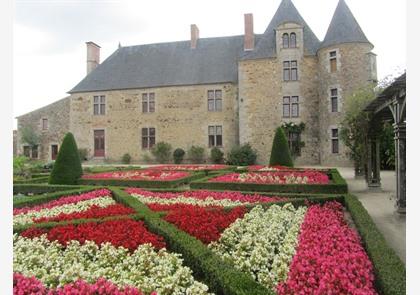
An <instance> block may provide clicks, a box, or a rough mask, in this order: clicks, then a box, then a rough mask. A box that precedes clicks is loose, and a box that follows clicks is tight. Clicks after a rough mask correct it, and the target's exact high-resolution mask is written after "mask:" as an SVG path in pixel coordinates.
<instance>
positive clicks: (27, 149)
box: [23, 145, 31, 158]
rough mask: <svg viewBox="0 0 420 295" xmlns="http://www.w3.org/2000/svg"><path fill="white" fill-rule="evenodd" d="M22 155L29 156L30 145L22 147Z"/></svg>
mask: <svg viewBox="0 0 420 295" xmlns="http://www.w3.org/2000/svg"><path fill="white" fill-rule="evenodd" d="M23 155H24V156H25V157H27V158H30V157H31V148H30V146H28V145H25V146H24V147H23Z"/></svg>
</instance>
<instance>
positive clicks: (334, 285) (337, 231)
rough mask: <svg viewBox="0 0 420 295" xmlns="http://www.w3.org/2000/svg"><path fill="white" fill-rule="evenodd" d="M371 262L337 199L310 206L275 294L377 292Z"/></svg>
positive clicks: (313, 294)
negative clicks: (321, 204)
mask: <svg viewBox="0 0 420 295" xmlns="http://www.w3.org/2000/svg"><path fill="white" fill-rule="evenodd" d="M373 281H374V276H373V267H372V263H371V262H370V260H369V257H368V256H367V254H366V252H365V250H364V249H363V247H362V245H361V242H360V238H359V236H358V234H357V233H356V231H355V230H353V229H351V228H349V226H348V225H347V224H346V221H345V219H344V213H343V207H342V205H341V204H339V203H337V202H331V203H327V204H326V205H324V206H320V205H314V206H311V207H309V209H308V211H307V213H306V215H305V220H304V222H303V224H302V226H301V229H300V235H299V244H298V247H297V250H296V254H295V255H294V257H293V260H292V262H291V265H290V271H289V273H288V278H287V281H286V282H284V283H279V285H278V286H277V294H279V295H280V294H281V295H285V294H287V295H292V294H308V295H309V294H310V295H321V294H363V295H373V294H377V292H376V291H375V289H374V286H373Z"/></svg>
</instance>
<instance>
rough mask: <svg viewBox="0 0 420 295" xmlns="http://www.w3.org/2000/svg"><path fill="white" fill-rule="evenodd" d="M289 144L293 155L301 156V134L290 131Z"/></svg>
mask: <svg viewBox="0 0 420 295" xmlns="http://www.w3.org/2000/svg"><path fill="white" fill-rule="evenodd" d="M288 143H289V150H290V152H291V154H292V155H294V156H300V133H299V132H293V131H289V134H288Z"/></svg>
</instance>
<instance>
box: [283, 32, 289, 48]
mask: <svg viewBox="0 0 420 295" xmlns="http://www.w3.org/2000/svg"><path fill="white" fill-rule="evenodd" d="M283 48H289V34H287V33H284V34H283Z"/></svg>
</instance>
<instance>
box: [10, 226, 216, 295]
mask: <svg viewBox="0 0 420 295" xmlns="http://www.w3.org/2000/svg"><path fill="white" fill-rule="evenodd" d="M134 223H135V224H134ZM35 231H38V233H36V232H35ZM50 239H51V240H50ZM133 240H134V242H133ZM153 241H154V242H156V241H157V242H158V243H157V245H156V246H157V248H160V247H162V246H164V244H162V243H163V240H162V238H161V237H159V236H156V235H154V234H152V233H150V232H148V231H147V229H145V228H144V225H143V223H142V222H138V221H134V220H129V219H124V220H118V221H112V222H111V221H109V222H103V223H99V224H97V223H87V224H83V225H78V226H70V227H56V228H53V229H51V230H49V231H48V232H47V233H40V230H32V233H31V232H28V231H27V232H23V233H22V235H18V234H14V236H13V252H14V255H13V268H14V272H15V273H16V274H15V280H14V287H15V288H16V289H17V288H19V290H22V291H23V293H22V294H29V293H30V290H31V289H32V290H33V287H35V288H40V290H44V289H47V290H50V291H51V290H52V291H56V290H60V291H62V292H65V291H63V290H64V289H65V288H67V289H68V290H74V293H61V294H93V293H89V292H88V291H86V292H87V293H78V291H79V290H80V289H83V290H89V289H92V288H93V289H94V288H99V287H101V286H102V288H104V289H105V290H101V292H103V293H101V292H99V291H98V290H96V292H98V293H95V294H130V295H131V294H150V293H152V292H154V291H156V294H159V295H169V294H209V293H208V287H207V286H206V285H204V284H202V283H199V282H197V281H196V280H195V279H194V278H193V276H192V272H191V270H190V269H189V268H188V267H185V266H183V265H182V259H181V257H180V255H179V254H174V253H169V252H168V251H167V250H166V249H165V248H162V249H160V250H157V248H156V247H154V246H152V244H154V242H153ZM144 243H146V244H144ZM34 285H35V286H34ZM43 288H44V289H43ZM112 290H113V291H112ZM107 292H108V293H107ZM118 292H121V293H118ZM136 292H137V293H136ZM18 294H20V293H18ZM36 294H38V293H36ZM39 294H47V293H39ZM53 294H56V293H53ZM59 294H60V293H59Z"/></svg>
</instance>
